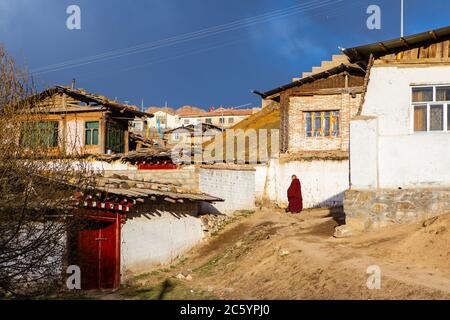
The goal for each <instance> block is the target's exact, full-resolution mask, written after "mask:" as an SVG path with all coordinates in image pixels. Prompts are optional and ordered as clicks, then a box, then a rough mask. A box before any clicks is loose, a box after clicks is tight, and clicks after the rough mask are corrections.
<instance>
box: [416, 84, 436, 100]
mask: <svg viewBox="0 0 450 320" xmlns="http://www.w3.org/2000/svg"><path fill="white" fill-rule="evenodd" d="M412 100H413V102H431V101H433V87H426V88H413V90H412Z"/></svg>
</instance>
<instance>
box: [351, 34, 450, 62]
mask: <svg viewBox="0 0 450 320" xmlns="http://www.w3.org/2000/svg"><path fill="white" fill-rule="evenodd" d="M446 40H450V27H444V28H440V29H435V30H430V31H426V32H422V33H418V34H415V35H411V36H407V37H401V38H396V39H392V40H387V41H381V42H376V43H371V44H367V45H363V46H359V47H354V48H349V49H344V50H343V52H344V54H345V55H346V56H347V57H348V58H349V60H350V62H352V63H356V64H358V65H360V66H361V67H364V68H366V67H367V64H368V61H369V59H370V55H373V56H374V58H380V57H382V56H385V55H388V54H395V53H398V52H401V51H405V50H410V49H414V48H420V47H423V46H429V45H431V44H433V43H438V42H442V41H446Z"/></svg>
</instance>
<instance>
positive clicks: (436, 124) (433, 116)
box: [430, 104, 444, 131]
mask: <svg viewBox="0 0 450 320" xmlns="http://www.w3.org/2000/svg"><path fill="white" fill-rule="evenodd" d="M430 130H431V131H442V130H444V106H443V105H442V104H441V105H433V106H430Z"/></svg>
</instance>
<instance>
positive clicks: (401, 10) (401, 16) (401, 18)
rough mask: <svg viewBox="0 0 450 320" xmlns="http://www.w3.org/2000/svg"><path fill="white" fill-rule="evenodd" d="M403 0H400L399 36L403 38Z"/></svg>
mask: <svg viewBox="0 0 450 320" xmlns="http://www.w3.org/2000/svg"><path fill="white" fill-rule="evenodd" d="M403 9H404V6H403V0H400V12H401V13H400V36H401V37H402V38H403V36H404V29H403Z"/></svg>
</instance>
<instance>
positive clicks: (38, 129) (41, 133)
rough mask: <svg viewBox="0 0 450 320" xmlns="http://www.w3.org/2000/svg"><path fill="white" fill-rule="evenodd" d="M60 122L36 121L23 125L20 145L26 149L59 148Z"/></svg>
mask: <svg viewBox="0 0 450 320" xmlns="http://www.w3.org/2000/svg"><path fill="white" fill-rule="evenodd" d="M58 128H59V123H58V121H36V122H27V123H24V124H23V127H22V132H21V138H20V143H21V145H22V146H25V147H47V148H56V147H57V146H58V131H59V130H58Z"/></svg>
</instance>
